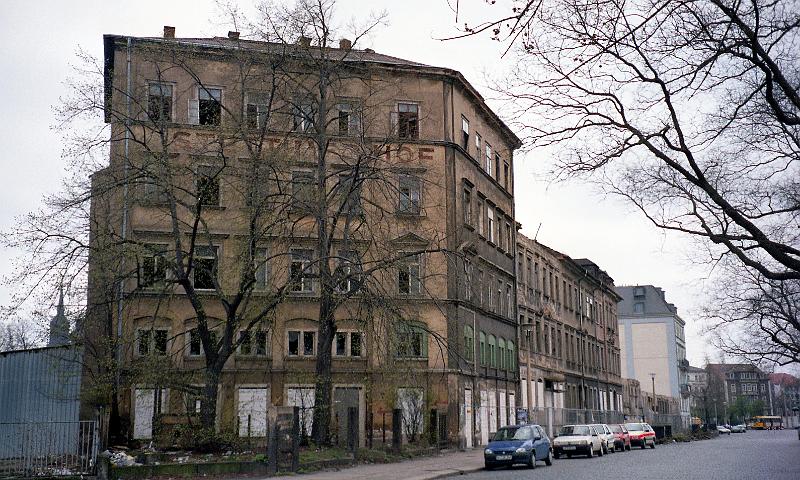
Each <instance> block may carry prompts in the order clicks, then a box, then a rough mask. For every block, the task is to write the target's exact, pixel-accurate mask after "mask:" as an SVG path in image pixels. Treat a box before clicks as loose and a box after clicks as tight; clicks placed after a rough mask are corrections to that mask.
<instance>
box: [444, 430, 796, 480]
mask: <svg viewBox="0 0 800 480" xmlns="http://www.w3.org/2000/svg"><path fill="white" fill-rule="evenodd" d="M525 478H530V479H537V480H546V479H575V480H583V479H585V480H593V479H600V478H603V479H612V478H613V479H643V480H655V479H661V478H664V479H701V480H718V479H719V480H723V479H724V480H749V479H753V480H756V479H758V480H761V479H766V480H784V479H785V480H800V440H798V438H797V430H781V431H748V432H746V433H734V434H731V435H724V436H720V437H718V438H715V439H711V440H703V441H698V442H689V443H671V444H666V445H657V446H656V448H655V450H651V449H650V448H647V449H645V450H640V449H638V448H635V447H634V449H633V450H631V451H630V452H619V453H611V454H607V455H604V456H602V457H594V458H585V457H575V458H571V459H568V458H564V457H562V458H560V459H558V460H553V465H552V466H550V467H547V466H545V465H544V463H543V462H537V465H536V468H535V469H527V468H525V467H522V466H519V467H514V468H513V469H503V470H492V471H481V472H477V473H472V474H469V475H464V476H461V477H459V479H464V480H466V479H469V480H477V479H497V480H501V479H525Z"/></svg>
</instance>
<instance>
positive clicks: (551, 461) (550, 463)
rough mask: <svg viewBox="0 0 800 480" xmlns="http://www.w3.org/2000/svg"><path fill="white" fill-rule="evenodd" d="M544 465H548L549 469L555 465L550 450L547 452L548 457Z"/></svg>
mask: <svg viewBox="0 0 800 480" xmlns="http://www.w3.org/2000/svg"><path fill="white" fill-rule="evenodd" d="M544 464H545V465H547V466H548V467H549V466H550V465H552V464H553V454H552V453H551V452H550V450H548V451H547V456H546V457H545V459H544Z"/></svg>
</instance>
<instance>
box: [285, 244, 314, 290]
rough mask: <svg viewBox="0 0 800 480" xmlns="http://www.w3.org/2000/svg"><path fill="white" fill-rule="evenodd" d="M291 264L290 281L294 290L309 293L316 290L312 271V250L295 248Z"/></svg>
mask: <svg viewBox="0 0 800 480" xmlns="http://www.w3.org/2000/svg"><path fill="white" fill-rule="evenodd" d="M291 255H292V257H291V265H290V266H289V282H290V283H291V288H290V289H291V291H292V292H301V293H308V292H313V291H314V278H313V272H312V271H311V270H312V268H311V258H312V251H311V250H310V249H293V250H292V252H291Z"/></svg>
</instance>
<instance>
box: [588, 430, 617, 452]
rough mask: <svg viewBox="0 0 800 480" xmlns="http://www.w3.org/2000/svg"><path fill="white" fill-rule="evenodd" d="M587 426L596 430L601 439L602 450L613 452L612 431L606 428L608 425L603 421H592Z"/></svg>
mask: <svg viewBox="0 0 800 480" xmlns="http://www.w3.org/2000/svg"><path fill="white" fill-rule="evenodd" d="M589 426H590V427H594V429H595V430H597V434H598V435H599V436H600V439H601V440H602V441H603V452H604V453H608V452H614V451H615V449H614V433H613V432H612V431H611V429H610V428H608V425H606V424H604V423H593V424H591V425H589Z"/></svg>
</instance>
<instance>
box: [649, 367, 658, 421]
mask: <svg viewBox="0 0 800 480" xmlns="http://www.w3.org/2000/svg"><path fill="white" fill-rule="evenodd" d="M650 380H652V381H653V405H652V407H653V414H654V415H655V413H656V405H657V403H656V374H655V373H650Z"/></svg>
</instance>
